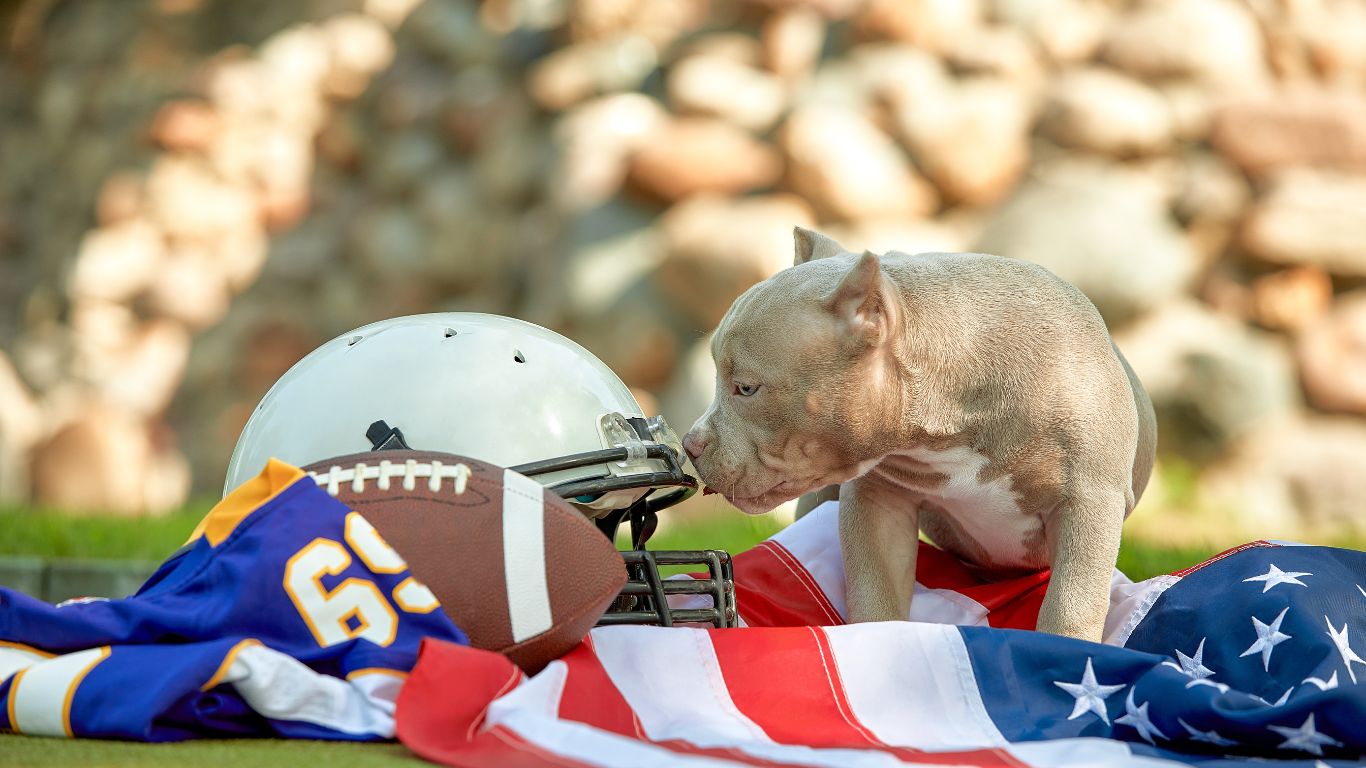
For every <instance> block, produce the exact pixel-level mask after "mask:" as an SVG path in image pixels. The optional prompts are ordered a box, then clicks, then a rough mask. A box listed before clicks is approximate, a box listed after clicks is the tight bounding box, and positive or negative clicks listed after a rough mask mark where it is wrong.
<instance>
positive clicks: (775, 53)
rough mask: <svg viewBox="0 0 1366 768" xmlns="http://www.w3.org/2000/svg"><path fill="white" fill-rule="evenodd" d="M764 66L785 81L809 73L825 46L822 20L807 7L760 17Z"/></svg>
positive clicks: (760, 37) (823, 22)
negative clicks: (762, 19) (761, 19)
mask: <svg viewBox="0 0 1366 768" xmlns="http://www.w3.org/2000/svg"><path fill="white" fill-rule="evenodd" d="M759 39H760V41H761V42H762V43H763V46H764V66H766V67H768V70H769V71H770V72H772V73H773V74H775V75H777V76H779V77H781V78H783V79H785V80H797V79H800V78H803V77H805V76H806V75H808V74H810V72H811V70H813V69H815V67H816V62H817V61H819V60H820V56H821V48H822V47H823V46H824V45H825V21H824V19H822V18H821V15H820V14H819V13H817V12H815V11H813V10H811V9H809V8H789V9H787V10H784V11H779V12H777V13H774V14H773V15H771V16H769V17H768V18H767V19H766V20H764V25H763V27H762V29H761V30H760V33H759Z"/></svg>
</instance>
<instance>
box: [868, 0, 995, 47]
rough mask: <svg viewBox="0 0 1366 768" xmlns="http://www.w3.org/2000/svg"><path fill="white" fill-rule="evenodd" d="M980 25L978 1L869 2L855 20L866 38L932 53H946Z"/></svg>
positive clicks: (887, 0)
mask: <svg viewBox="0 0 1366 768" xmlns="http://www.w3.org/2000/svg"><path fill="white" fill-rule="evenodd" d="M981 22H982V4H981V2H979V0H868V1H867V2H866V3H865V4H864V6H863V8H862V10H860V11H859V13H858V14H857V15H856V16H855V17H854V25H855V26H856V27H857V28H858V29H859V31H861V32H862V33H864V34H865V35H869V36H871V37H875V38H881V39H885V40H895V41H896V42H899V43H908V44H910V45H913V46H915V47H917V48H923V49H925V50H927V51H931V52H934V53H945V52H947V51H949V50H950V49H951V48H953V46H954V43H955V41H957V40H958V39H960V38H962V37H964V36H966V35H967V34H968V33H970V32H972V31H973V29H974V28H975V27H977V26H978V25H979V24H980V23H981Z"/></svg>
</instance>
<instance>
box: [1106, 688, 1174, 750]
mask: <svg viewBox="0 0 1366 768" xmlns="http://www.w3.org/2000/svg"><path fill="white" fill-rule="evenodd" d="M1150 703H1151V702H1147V701H1145V702H1143V706H1135V705H1134V689H1133V688H1130V689H1129V696H1128V697H1127V698H1126V699H1124V714H1123V715H1120V716H1119V717H1116V718H1115V725H1127V726H1129V727H1130V728H1133V729H1134V730H1135V731H1138V735H1139V736H1142V737H1143V740H1144V741H1146V742H1148V743H1149V744H1152V745H1153V746H1154V747H1155V746H1157V742H1156V741H1153V736H1152V735H1153V734H1157V736H1158V738H1160V739H1164V740H1165V739H1166V738H1167V734H1165V733H1163V732H1162V731H1159V730H1158V729H1157V726H1155V725H1153V721H1152V720H1149V719H1148V704H1150Z"/></svg>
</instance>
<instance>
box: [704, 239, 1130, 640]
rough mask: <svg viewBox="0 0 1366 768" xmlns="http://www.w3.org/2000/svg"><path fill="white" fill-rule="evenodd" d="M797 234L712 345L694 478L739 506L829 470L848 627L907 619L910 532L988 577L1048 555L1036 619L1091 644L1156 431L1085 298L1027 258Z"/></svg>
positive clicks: (754, 508) (800, 490) (756, 505)
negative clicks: (847, 244) (710, 384)
mask: <svg viewBox="0 0 1366 768" xmlns="http://www.w3.org/2000/svg"><path fill="white" fill-rule="evenodd" d="M795 234H796V265H795V266H793V267H792V268H791V269H787V270H784V271H782V272H780V273H779V274H777V275H775V276H773V277H772V278H770V279H768V280H766V281H764V282H762V283H759V284H758V285H756V286H754V287H753V288H751V289H749V290H748V291H746V292H745V294H744V295H742V296H741V297H740V298H738V299H736V301H735V303H734V305H732V306H731V308H730V311H729V312H727V313H726V316H725V318H724V319H722V321H721V324H720V326H719V327H718V328H717V329H716V334H715V336H714V338H713V339H712V357H713V358H714V359H715V361H716V372H717V378H716V395H715V400H714V401H713V403H712V405H711V407H710V408H709V409H708V410H707V412H706V413H705V414H704V415H703V416H702V417H701V418H700V419H698V421H697V423H696V424H694V425H693V428H692V429H691V430H690V431H689V432H688V434H687V437H686V438H685V439H684V445H685V446H686V448H687V451H688V453H689V455H690V456H692V459H693V463H694V465H695V466H696V467H697V471H698V473H699V474H700V475H701V476H702V480H703V481H704V482H705V483H706V484H707V486H708V487H709V488H711V489H713V490H715V491H718V492H720V493H722V494H724V495H725V496H726V498H727V499H729V500H730V501H731V503H733V504H735V505H736V506H737V507H739V508H740V509H742V510H744V511H746V512H749V513H752V514H755V513H761V512H765V511H767V510H769V509H772V508H773V507H774V506H776V505H778V504H780V503H782V502H784V501H787V500H789V499H793V498H796V497H797V496H800V495H801V494H804V493H808V492H811V491H816V490H818V489H821V488H824V487H826V486H829V485H832V484H840V486H839V504H840V546H841V549H842V551H843V555H844V562H845V573H846V592H847V600H848V606H849V618H850V619H851V620H852V621H882V620H890V619H905V618H906V617H907V615H908V612H909V609H910V603H911V591H912V588H913V586H914V583H915V559H916V548H917V538H918V535H919V533H920V532H921V531H924V532H925V533H926V534H927V535H928V536H929V537H930V539H932V540H933V541H934V542H935V543H936V544H938V545H939V546H940V547H942V548H944V549H946V550H948V551H949V552H952V553H953V554H955V555H957V556H958V557H960V558H962V559H963V560H965V561H966V562H968V563H970V564H973V565H975V566H977V567H979V568H980V569H982V570H983V571H984V572H986V573H992V574H1001V575H1006V574H1010V573H1019V572H1023V571H1032V570H1038V569H1041V568H1047V567H1050V566H1051V567H1052V569H1053V575H1052V580H1051V582H1050V584H1049V586H1048V592H1047V595H1046V596H1045V598H1044V602H1043V607H1042V609H1041V611H1040V613H1039V623H1038V628H1039V630H1041V631H1045V632H1053V633H1057V634H1063V635H1070V636H1072V637H1079V638H1084V639H1088V640H1095V641H1099V640H1100V637H1101V631H1102V629H1103V628H1104V624H1105V613H1106V608H1107V606H1108V600H1109V587H1110V576H1111V572H1112V569H1113V568H1114V565H1115V558H1116V556H1117V554H1118V551H1119V538H1120V528H1121V526H1122V525H1123V523H1124V518H1125V517H1126V516H1127V515H1128V514H1129V512H1130V511H1131V510H1132V509H1133V508H1134V504H1135V503H1136V502H1137V501H1138V498H1139V496H1140V495H1141V494H1142V492H1143V488H1144V486H1145V485H1147V482H1148V475H1149V473H1150V471H1151V470H1152V463H1153V451H1154V446H1155V444H1156V432H1157V427H1156V421H1155V419H1154V416H1153V409H1152V404H1151V403H1150V402H1149V400H1148V396H1147V393H1146V392H1144V390H1143V386H1142V385H1141V384H1140V383H1139V381H1138V379H1137V377H1135V376H1134V373H1133V371H1132V370H1131V369H1130V368H1129V364H1128V363H1127V362H1126V361H1125V360H1124V357H1123V355H1121V354H1120V353H1119V350H1118V349H1116V348H1115V347H1114V345H1113V344H1112V343H1111V341H1110V335H1109V333H1108V332H1107V330H1106V328H1105V323H1104V321H1103V320H1102V319H1101V317H1100V314H1099V313H1098V312H1097V311H1096V308H1095V306H1094V305H1092V304H1091V302H1090V300H1088V299H1087V298H1086V297H1085V296H1084V295H1083V294H1082V293H1081V292H1080V291H1079V290H1077V289H1076V288H1074V287H1073V286H1071V285H1070V284H1068V283H1066V282H1064V281H1062V280H1061V279H1059V278H1058V277H1056V276H1055V275H1053V274H1052V273H1051V272H1049V271H1048V270H1046V269H1044V268H1043V267H1040V266H1038V265H1036V264H1031V263H1028V262H1023V261H1016V260H1013V259H1005V258H1001V257H998V256H987V255H983V254H973V253H922V254H918V255H914V256H912V255H908V254H904V253H897V252H891V253H888V254H886V255H884V256H881V257H878V256H877V255H875V254H873V253H868V252H865V253H863V254H861V255H859V254H853V253H848V252H846V251H845V250H844V249H843V248H842V247H841V246H840V245H839V244H838V243H836V242H835V241H833V240H831V239H829V238H827V237H824V236H822V235H820V234H817V233H815V232H811V231H808V230H804V229H801V228H798V229H797V230H796V233H795Z"/></svg>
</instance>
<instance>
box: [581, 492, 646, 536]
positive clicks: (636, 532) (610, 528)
mask: <svg viewBox="0 0 1366 768" xmlns="http://www.w3.org/2000/svg"><path fill="white" fill-rule="evenodd" d="M649 495H650V494H648V493H647V494H645V496H642V497H641V498H640V499H639V500H638V501H637V502H636V503H634V504H632V505H631V506H630V507H627V508H626V509H614V510H612V511H611V512H609V513H607V514H606V515H603V516H602V517H600V518H598V519H597V521H596V522H597V526H598V530H600V531H602V533H603V535H605V536H606V537H607V538H608V539H610V540H612V541H616V540H617V528H618V527H620V526H621V522H622V521H623V520H625V519H627V518H630V521H631V548H632V549H645V542H647V541H649V540H650V537H651V536H653V535H654V533H655V529H656V528H658V527H659V518H658V517H657V516H656V514H655V510H654V509H653V508H651V506H650V504H649V503H648V501H647V499H648V498H649Z"/></svg>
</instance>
